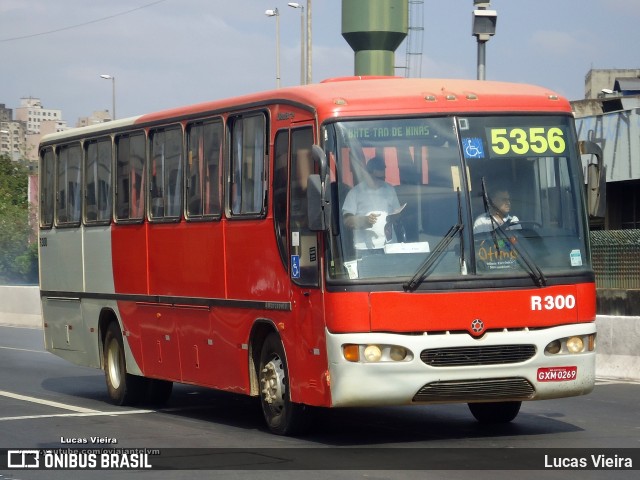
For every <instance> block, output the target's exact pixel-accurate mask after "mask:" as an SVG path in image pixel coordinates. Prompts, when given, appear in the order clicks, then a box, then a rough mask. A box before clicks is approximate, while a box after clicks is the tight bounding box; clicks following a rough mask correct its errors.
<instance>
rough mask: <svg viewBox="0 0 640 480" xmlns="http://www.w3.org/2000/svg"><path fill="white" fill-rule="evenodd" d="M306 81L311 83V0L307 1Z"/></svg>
mask: <svg viewBox="0 0 640 480" xmlns="http://www.w3.org/2000/svg"><path fill="white" fill-rule="evenodd" d="M306 53H307V55H306V58H307V81H306V84H307V85H309V84H310V83H311V0H307V52H306Z"/></svg>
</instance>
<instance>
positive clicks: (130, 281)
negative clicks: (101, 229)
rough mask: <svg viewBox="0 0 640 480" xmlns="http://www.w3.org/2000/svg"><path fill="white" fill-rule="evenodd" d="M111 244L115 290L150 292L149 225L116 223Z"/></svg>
mask: <svg viewBox="0 0 640 480" xmlns="http://www.w3.org/2000/svg"><path fill="white" fill-rule="evenodd" d="M111 244H112V255H113V280H114V285H115V292H116V293H121V294H146V293H148V285H147V225H146V224H135V225H114V226H113V228H112V230H111Z"/></svg>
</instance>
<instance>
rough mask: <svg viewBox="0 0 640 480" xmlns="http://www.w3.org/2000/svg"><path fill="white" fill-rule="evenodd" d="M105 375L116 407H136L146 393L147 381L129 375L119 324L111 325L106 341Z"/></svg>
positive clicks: (110, 396)
mask: <svg viewBox="0 0 640 480" xmlns="http://www.w3.org/2000/svg"><path fill="white" fill-rule="evenodd" d="M104 374H105V379H106V381H107V391H108V393H109V398H110V399H111V401H112V402H113V403H114V404H116V405H136V404H137V403H139V402H140V401H141V400H142V399H143V398H144V395H145V393H146V388H147V379H146V378H144V377H139V376H137V375H131V374H129V373H127V364H126V361H125V357H124V343H123V340H122V333H121V332H120V328H119V326H118V323H117V322H112V323H110V324H109V327H108V329H107V334H106V336H105V339H104Z"/></svg>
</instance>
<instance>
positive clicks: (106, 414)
mask: <svg viewBox="0 0 640 480" xmlns="http://www.w3.org/2000/svg"><path fill="white" fill-rule="evenodd" d="M155 412H156V410H124V411H122V412H99V411H97V410H95V411H94V412H86V413H83V412H78V413H58V414H52V415H23V416H20V417H0V422H8V421H13V420H33V419H39V418H62V417H65V418H66V417H115V416H118V415H135V414H138V413H155Z"/></svg>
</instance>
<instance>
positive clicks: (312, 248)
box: [289, 127, 319, 286]
mask: <svg viewBox="0 0 640 480" xmlns="http://www.w3.org/2000/svg"><path fill="white" fill-rule="evenodd" d="M312 145H313V130H312V128H311V127H304V128H299V129H296V130H293V132H292V135H291V180H290V188H291V194H290V205H289V216H290V229H291V233H290V236H291V238H290V241H291V250H290V252H291V256H292V262H293V256H297V258H298V263H299V267H300V268H299V271H298V272H295V271H292V272H291V277H292V279H293V280H294V281H295V282H296V283H298V284H299V285H306V286H317V285H318V281H319V273H318V266H319V259H318V235H317V233H316V232H312V231H311V230H310V229H309V215H308V212H307V181H308V179H309V175H311V174H312V173H314V165H313V160H312V158H311V146H312Z"/></svg>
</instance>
